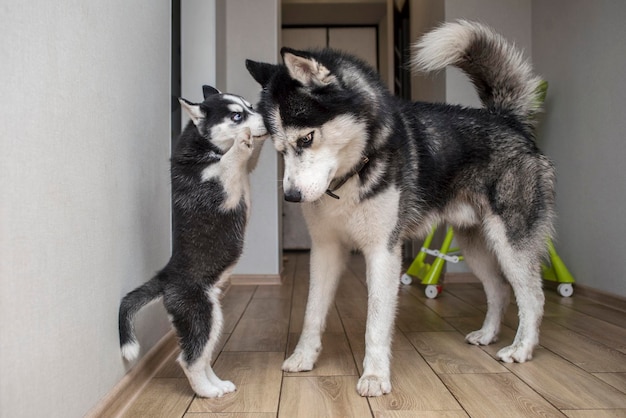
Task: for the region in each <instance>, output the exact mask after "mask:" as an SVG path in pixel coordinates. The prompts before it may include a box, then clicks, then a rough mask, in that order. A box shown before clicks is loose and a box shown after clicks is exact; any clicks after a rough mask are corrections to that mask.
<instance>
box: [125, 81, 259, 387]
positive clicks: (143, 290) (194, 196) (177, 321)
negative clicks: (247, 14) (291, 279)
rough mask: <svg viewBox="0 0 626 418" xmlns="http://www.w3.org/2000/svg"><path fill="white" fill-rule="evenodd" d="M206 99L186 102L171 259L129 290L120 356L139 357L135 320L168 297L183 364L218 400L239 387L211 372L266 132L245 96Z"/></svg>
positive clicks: (175, 166)
mask: <svg viewBox="0 0 626 418" xmlns="http://www.w3.org/2000/svg"><path fill="white" fill-rule="evenodd" d="M203 93H204V101H203V102H202V103H191V102H189V101H187V100H185V99H180V103H181V105H182V107H183V109H185V111H186V112H187V113H188V114H189V117H190V119H191V120H190V121H189V123H188V124H187V126H186V127H185V129H184V131H183V132H182V134H181V135H180V138H179V139H178V143H177V145H176V149H175V150H174V152H173V155H172V162H171V171H172V206H173V211H174V237H173V249H172V257H171V258H170V261H169V262H168V263H167V265H166V266H165V267H164V268H163V269H162V270H161V271H160V272H158V273H157V275H156V276H154V277H153V278H152V279H151V280H149V281H147V282H146V283H145V284H143V285H142V286H140V287H138V288H137V289H135V290H133V291H132V292H130V293H128V294H127V295H126V296H125V297H124V298H123V299H122V303H121V305H120V311H119V331H120V346H121V349H122V355H123V356H124V357H125V358H126V359H127V360H132V359H134V358H136V357H137V355H138V354H139V343H138V342H137V338H136V337H135V333H134V331H133V323H132V321H133V318H134V316H135V314H136V313H137V311H139V309H141V308H142V307H143V306H144V305H146V304H147V303H149V302H151V301H153V300H154V299H157V298H159V297H163V303H164V304H165V308H166V310H167V312H168V314H169V315H170V317H171V319H172V325H173V326H174V328H175V329H176V333H177V335H178V340H179V343H180V348H181V354H180V357H179V358H178V362H179V363H180V365H181V366H182V368H183V370H184V372H185V375H186V376H187V378H188V379H189V383H190V384H191V387H192V389H193V390H194V392H196V394H197V395H198V396H202V397H208V398H213V397H219V396H222V395H224V394H225V393H229V392H232V391H234V390H235V385H234V384H233V383H231V382H229V381H224V380H221V379H219V378H218V377H217V376H216V375H215V373H214V372H213V369H212V368H211V360H212V355H213V350H214V348H215V345H216V344H217V342H218V341H219V337H220V333H221V329H222V324H223V316H222V310H221V306H220V300H219V295H220V285H221V284H222V282H223V281H224V280H225V279H227V278H228V276H229V275H230V272H231V270H232V269H233V267H234V266H235V263H236V262H237V260H238V259H239V257H240V256H241V252H242V250H243V239H244V231H245V227H246V221H247V219H248V213H249V211H250V184H249V179H248V172H249V171H250V170H252V168H253V167H254V164H255V162H256V160H257V159H258V156H259V152H260V150H261V145H262V141H263V140H264V139H265V137H267V130H266V129H265V126H264V124H263V119H262V117H261V115H260V114H259V113H257V112H255V111H254V110H253V109H252V106H251V105H250V103H248V102H247V101H246V100H245V99H244V98H243V97H240V96H235V95H233V94H221V93H220V92H219V91H218V90H216V89H214V88H213V87H210V86H204V87H203Z"/></svg>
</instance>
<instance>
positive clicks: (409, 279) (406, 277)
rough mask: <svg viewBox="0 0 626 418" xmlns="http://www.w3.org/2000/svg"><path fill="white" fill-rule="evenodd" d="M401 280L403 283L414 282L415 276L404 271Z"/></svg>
mask: <svg viewBox="0 0 626 418" xmlns="http://www.w3.org/2000/svg"><path fill="white" fill-rule="evenodd" d="M400 282H401V283H402V284H406V285H409V284H411V283H413V277H411V276H410V275H408V274H406V273H404V274H403V275H402V277H400Z"/></svg>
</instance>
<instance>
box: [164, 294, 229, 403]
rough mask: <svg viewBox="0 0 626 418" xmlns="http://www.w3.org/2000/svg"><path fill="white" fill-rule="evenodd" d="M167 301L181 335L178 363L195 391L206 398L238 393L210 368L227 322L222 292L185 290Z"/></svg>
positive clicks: (175, 325)
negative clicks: (224, 315)
mask: <svg viewBox="0 0 626 418" xmlns="http://www.w3.org/2000/svg"><path fill="white" fill-rule="evenodd" d="M172 299H173V300H172ZM165 302H166V307H167V308H168V312H169V313H170V314H171V315H172V316H173V319H174V321H173V324H174V327H175V328H176V331H177V333H178V336H179V341H180V346H181V350H182V351H181V354H180V356H179V358H178V362H179V363H180V365H181V367H182V368H183V371H184V372H185V375H186V376H187V379H188V380H189V383H190V385H191V387H192V389H193V391H194V392H195V393H196V394H197V395H198V396H201V397H205V398H216V397H220V396H223V395H224V394H226V393H230V392H233V391H235V389H236V387H235V385H234V384H233V383H232V382H229V381H225V380H221V379H219V378H218V377H217V376H216V375H215V373H214V372H213V368H212V367H211V360H212V359H213V351H214V350H215V346H216V345H217V342H218V340H219V337H220V334H221V329H222V324H223V322H224V319H223V315H222V310H221V306H220V301H219V290H218V289H216V288H211V289H209V290H208V291H205V289H201V288H198V289H186V291H184V292H183V293H181V294H177V295H176V296H174V297H172V298H170V300H166V301H165Z"/></svg>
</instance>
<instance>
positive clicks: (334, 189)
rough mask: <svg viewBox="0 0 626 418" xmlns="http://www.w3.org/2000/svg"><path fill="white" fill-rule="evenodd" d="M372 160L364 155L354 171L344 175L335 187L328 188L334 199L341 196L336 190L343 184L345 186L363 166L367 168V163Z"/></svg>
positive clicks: (328, 193)
mask: <svg viewBox="0 0 626 418" xmlns="http://www.w3.org/2000/svg"><path fill="white" fill-rule="evenodd" d="M369 161H370V159H369V158H367V157H363V158H361V162H360V163H359V165H357V166H356V167H354V168H353V169H352V171H350V172H349V173H348V174H347V175H345V176H343V177H342V178H341V179H340V180H339V181H338V182H337V183H336V184H335V186H334V187H332V185H331V187H329V188H328V189H327V190H326V194H327V195H328V196H330V197H332V198H334V199H339V196H337V195H336V194H335V193H334V192H336V191H337V190H338V189H339V188H340V187H341V186H343V185H344V184H345V183H346V182H347V181H348V180H350V178H351V177H352V176H354V175H356V174H359V173H360V172H361V171H362V170H363V168H365V166H366V165H367V163H368V162H369Z"/></svg>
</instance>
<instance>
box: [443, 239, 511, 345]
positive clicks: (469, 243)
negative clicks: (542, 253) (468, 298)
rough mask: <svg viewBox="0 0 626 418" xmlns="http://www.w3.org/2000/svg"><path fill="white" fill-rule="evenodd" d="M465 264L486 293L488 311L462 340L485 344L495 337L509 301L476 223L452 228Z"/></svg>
mask: <svg viewBox="0 0 626 418" xmlns="http://www.w3.org/2000/svg"><path fill="white" fill-rule="evenodd" d="M454 236H455V238H456V239H457V241H458V242H459V245H460V247H461V251H462V252H463V256H464V258H465V261H466V263H467V265H468V266H469V267H470V268H471V270H472V272H473V273H474V274H475V275H476V276H477V277H478V278H479V279H480V281H481V282H482V285H483V288H484V290H485V294H486V295H487V315H486V316H485V320H484V322H483V326H482V328H481V329H479V330H477V331H473V332H470V333H469V334H467V335H466V336H465V340H466V341H467V342H468V343H470V344H474V345H488V344H491V343H493V342H496V341H497V340H498V333H499V332H500V324H501V322H502V317H503V316H504V312H505V311H506V308H507V306H508V305H509V300H510V299H509V298H510V296H509V295H510V288H509V285H508V283H507V282H506V280H505V279H504V277H503V275H502V271H501V270H500V265H499V263H498V260H497V258H496V255H495V254H494V253H493V251H491V250H490V249H489V248H488V247H487V244H486V242H485V237H484V236H483V234H482V231H481V230H480V228H478V227H474V228H467V229H466V228H463V229H460V228H459V229H455V231H454Z"/></svg>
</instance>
